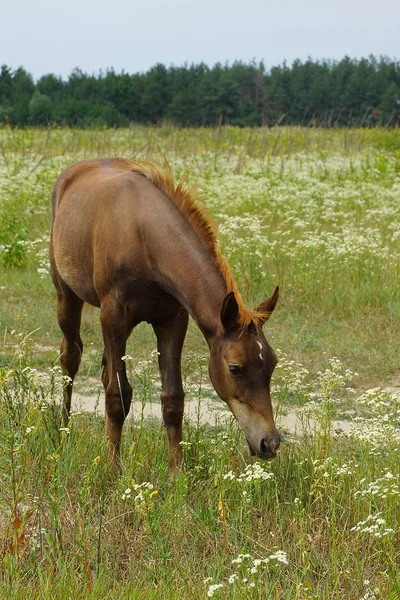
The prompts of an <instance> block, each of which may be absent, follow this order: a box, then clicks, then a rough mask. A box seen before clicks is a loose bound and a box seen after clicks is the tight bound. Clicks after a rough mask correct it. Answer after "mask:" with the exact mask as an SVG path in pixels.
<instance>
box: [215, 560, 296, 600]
mask: <svg viewBox="0 0 400 600" xmlns="http://www.w3.org/2000/svg"><path fill="white" fill-rule="evenodd" d="M231 564H232V565H233V566H234V569H235V570H234V572H233V573H231V575H229V576H228V577H227V578H226V583H214V584H212V583H211V581H212V579H211V578H210V577H208V578H207V579H205V580H204V583H205V584H208V590H207V596H208V597H209V598H211V597H212V596H214V593H215V592H216V591H217V590H219V589H221V588H223V587H225V586H226V584H228V586H231V585H235V587H238V588H239V589H240V588H243V591H244V589H245V588H246V587H248V588H255V587H256V586H257V584H258V585H262V584H263V581H264V577H265V575H266V572H267V570H268V568H270V567H271V566H272V565H278V564H283V565H288V564H289V561H288V558H287V554H286V552H284V551H282V550H277V551H276V552H274V553H272V554H270V555H269V556H267V557H266V558H253V557H252V556H251V554H239V555H238V556H237V557H236V558H234V559H233V560H232V562H231Z"/></svg>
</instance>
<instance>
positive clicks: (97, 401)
mask: <svg viewBox="0 0 400 600" xmlns="http://www.w3.org/2000/svg"><path fill="white" fill-rule="evenodd" d="M104 404H105V403H104V394H100V395H90V394H88V395H87V394H84V393H82V392H79V391H74V393H73V396H72V410H73V411H76V410H81V411H85V412H95V411H97V413H98V414H100V415H104V410H105V406H104ZM142 412H143V418H145V419H147V418H153V419H154V418H155V419H161V404H160V402H147V403H146V404H145V406H144V407H143V406H142V403H141V402H139V401H133V402H132V405H131V410H130V413H129V418H133V419H136V420H139V419H141V418H142ZM231 417H232V413H231V412H230V410H229V408H228V407H225V404H224V403H223V402H222V401H221V400H218V399H216V400H210V399H208V398H203V399H202V400H201V402H200V403H199V402H198V401H197V400H192V401H190V400H189V401H186V402H185V419H187V420H188V421H190V422H192V423H198V424H199V425H206V424H208V425H215V424H216V423H219V424H223V423H224V422H226V421H227V420H229V419H230V418H231ZM276 422H277V427H278V428H279V430H280V431H282V432H286V433H288V434H290V435H301V434H302V426H301V422H300V420H299V418H298V414H297V411H296V410H294V409H293V410H292V409H291V410H288V411H287V412H286V414H284V415H279V416H278V417H277V419H276ZM310 425H311V427H313V422H312V421H311V422H310ZM351 427H354V424H353V423H352V422H351V421H345V420H337V421H334V422H333V423H332V428H333V430H334V431H343V432H344V433H348V432H349V431H350V428H351Z"/></svg>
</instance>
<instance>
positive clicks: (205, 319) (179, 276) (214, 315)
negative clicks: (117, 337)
mask: <svg viewBox="0 0 400 600" xmlns="http://www.w3.org/2000/svg"><path fill="white" fill-rule="evenodd" d="M170 251H171V252H170V253H166V255H167V256H168V261H167V262H166V264H165V265H164V268H163V272H162V278H163V280H164V282H165V287H166V289H167V290H168V291H169V293H171V294H172V295H173V296H174V297H175V298H177V299H178V300H179V301H180V302H181V304H182V305H183V306H184V307H185V308H186V310H187V311H188V312H189V314H190V315H191V316H192V317H193V319H194V320H195V322H196V323H197V325H198V327H199V328H200V330H201V331H202V333H203V335H204V337H205V338H206V341H207V342H208V344H209V345H211V343H212V340H213V339H214V337H215V336H216V334H217V331H218V328H219V325H220V313H221V307H222V303H223V300H224V298H225V296H226V294H227V284H226V281H225V278H224V276H223V274H222V272H221V269H220V268H219V265H218V264H217V263H216V260H215V257H214V256H213V254H212V253H211V252H210V251H209V250H208V249H207V248H205V247H199V248H195V247H191V246H189V247H184V251H182V245H180V244H179V243H177V244H172V247H171V248H170Z"/></svg>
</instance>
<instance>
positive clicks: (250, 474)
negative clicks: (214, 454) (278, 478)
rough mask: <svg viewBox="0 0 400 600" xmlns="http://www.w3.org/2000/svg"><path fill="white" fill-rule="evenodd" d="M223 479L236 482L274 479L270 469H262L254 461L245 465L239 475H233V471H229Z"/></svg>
mask: <svg viewBox="0 0 400 600" xmlns="http://www.w3.org/2000/svg"><path fill="white" fill-rule="evenodd" d="M224 479H225V480H229V481H236V482H237V483H244V482H253V481H262V480H264V481H265V480H267V479H271V480H274V479H275V475H274V473H272V472H271V471H267V470H266V469H264V468H263V467H262V466H261V464H260V463H258V462H256V463H254V464H252V465H247V466H246V468H245V470H244V471H242V473H240V474H239V475H235V473H233V471H229V472H228V473H226V475H224Z"/></svg>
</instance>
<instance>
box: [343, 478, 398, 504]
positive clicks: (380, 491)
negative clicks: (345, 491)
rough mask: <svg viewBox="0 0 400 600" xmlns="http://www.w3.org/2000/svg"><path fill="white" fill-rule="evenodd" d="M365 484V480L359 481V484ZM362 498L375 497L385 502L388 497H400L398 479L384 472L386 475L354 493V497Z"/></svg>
mask: <svg viewBox="0 0 400 600" xmlns="http://www.w3.org/2000/svg"><path fill="white" fill-rule="evenodd" d="M363 483H365V479H362V480H361V481H360V484H363ZM358 496H359V497H361V498H364V497H365V496H368V497H371V498H373V497H375V498H381V499H382V500H386V499H387V498H389V497H393V496H400V489H399V477H398V476H397V475H393V474H392V473H391V472H390V471H386V473H385V474H384V475H383V476H382V477H379V478H378V479H376V480H375V481H371V482H370V483H369V484H368V485H367V486H366V487H364V488H362V489H359V490H357V491H356V492H355V493H354V497H355V498H357V497H358Z"/></svg>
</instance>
